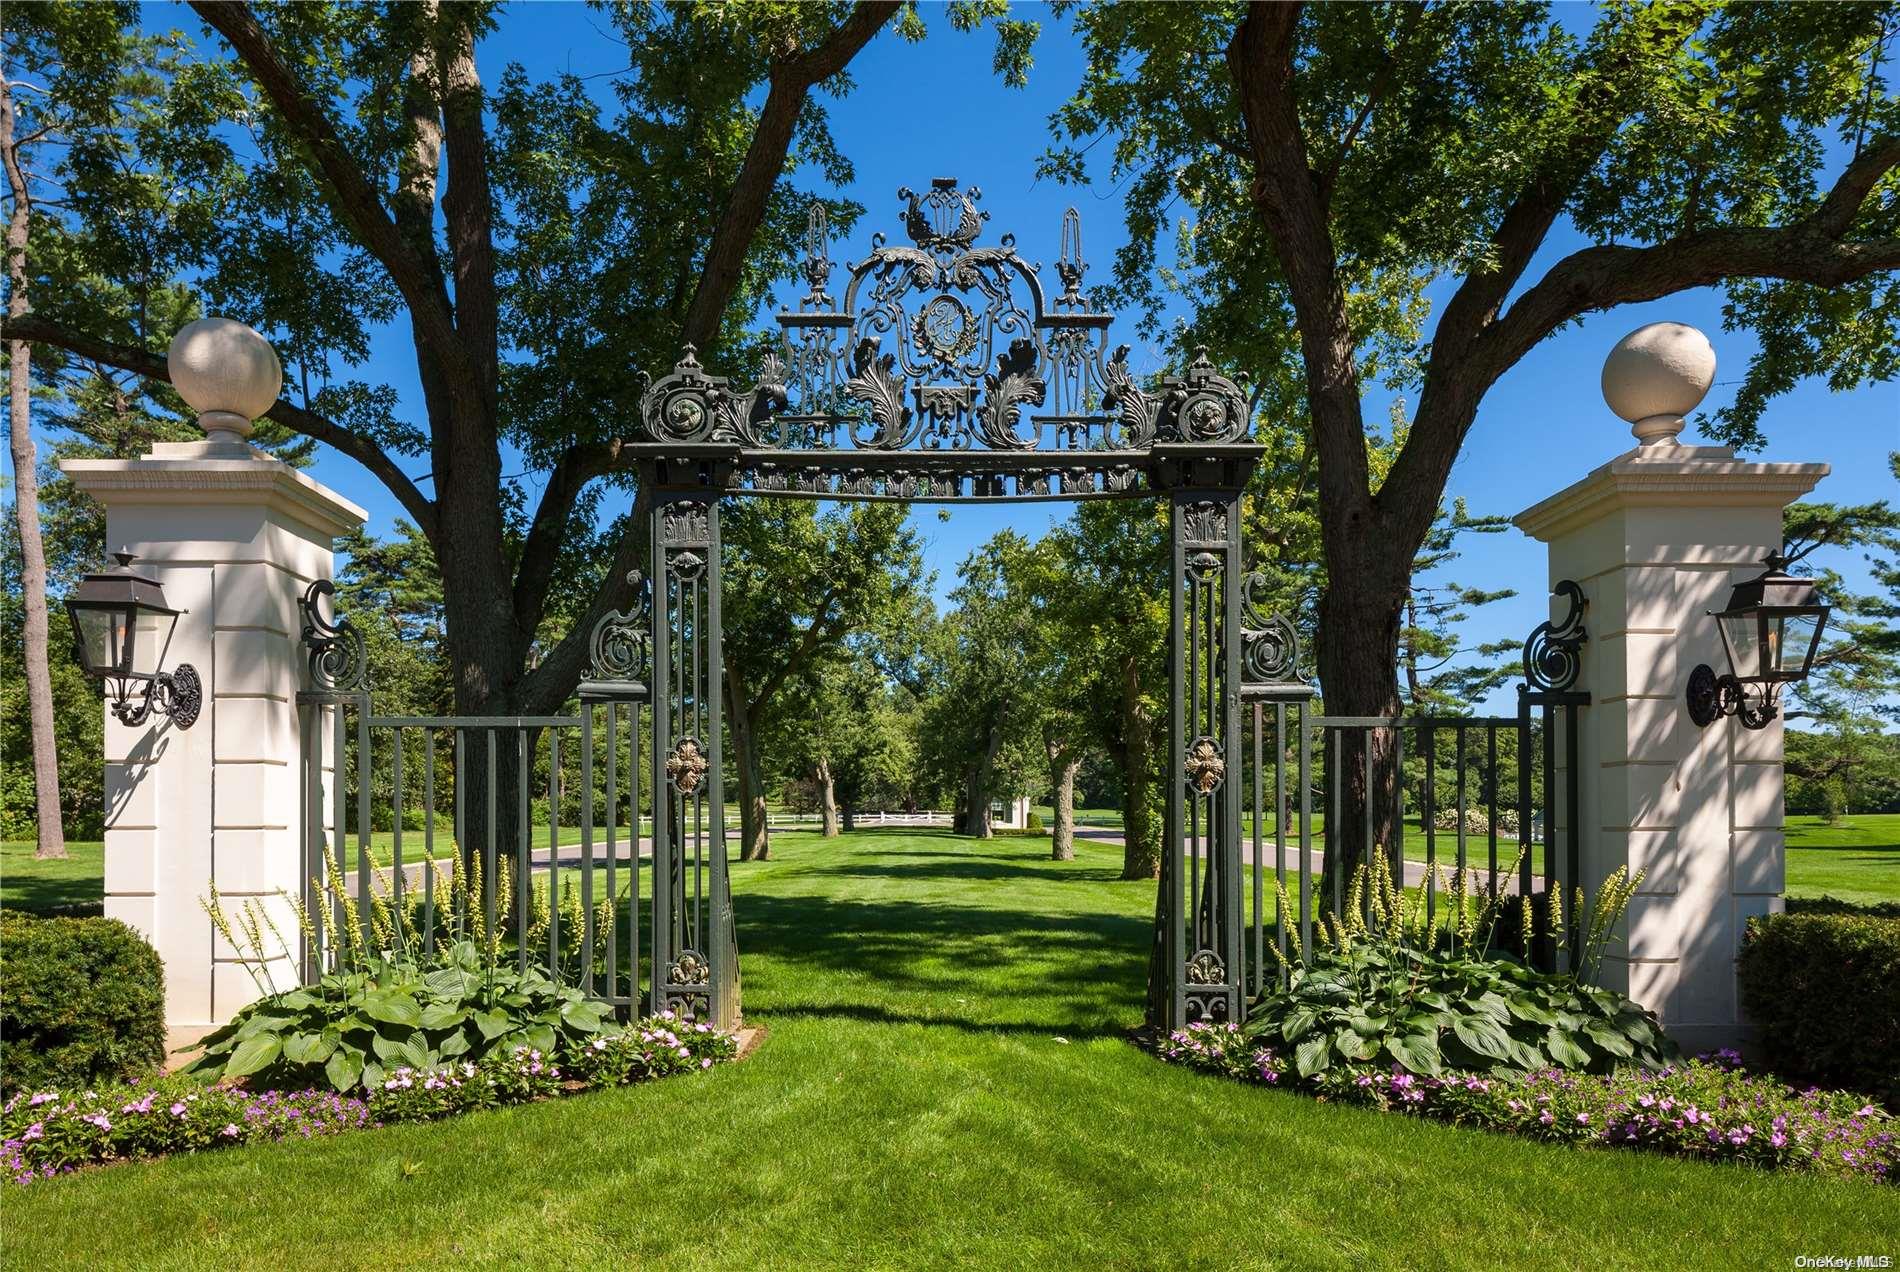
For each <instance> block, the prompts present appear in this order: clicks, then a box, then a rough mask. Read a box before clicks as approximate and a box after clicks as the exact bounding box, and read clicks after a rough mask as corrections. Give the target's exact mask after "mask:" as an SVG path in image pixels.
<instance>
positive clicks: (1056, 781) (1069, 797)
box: [1049, 747, 1082, 861]
mask: <svg viewBox="0 0 1900 1272" xmlns="http://www.w3.org/2000/svg"><path fill="white" fill-rule="evenodd" d="M1081 767H1082V758H1081V757H1080V756H1079V755H1077V754H1075V752H1073V751H1070V750H1068V749H1067V748H1066V747H1065V748H1062V749H1059V750H1057V751H1056V753H1055V755H1054V756H1052V757H1051V759H1050V768H1049V784H1050V786H1051V787H1052V788H1053V790H1052V793H1051V795H1050V803H1051V804H1052V805H1053V806H1054V810H1055V817H1054V820H1055V825H1054V826H1053V827H1052V828H1051V833H1050V836H1049V856H1050V859H1051V860H1054V861H1074V860H1075V774H1076V770H1077V769H1079V768H1081Z"/></svg>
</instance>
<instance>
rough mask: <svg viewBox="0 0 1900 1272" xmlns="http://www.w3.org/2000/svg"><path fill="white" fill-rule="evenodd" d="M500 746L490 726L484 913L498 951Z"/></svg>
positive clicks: (490, 944) (490, 939)
mask: <svg viewBox="0 0 1900 1272" xmlns="http://www.w3.org/2000/svg"><path fill="white" fill-rule="evenodd" d="M500 746H501V742H500V740H499V739H498V738H497V737H496V736H495V730H494V729H492V728H491V729H489V730H488V856H487V860H486V861H484V862H483V863H482V867H483V873H482V912H483V913H484V914H485V915H486V916H487V920H488V927H487V935H488V948H489V949H491V950H497V949H500V948H501V933H500V932H499V931H498V930H497V929H496V926H495V924H496V920H497V918H498V917H499V916H498V915H497V913H496V904H497V898H498V896H499V894H500V892H501V874H500V870H501V845H500V843H499V842H498V840H497V839H496V826H495V820H496V807H497V805H496V803H495V787H496V786H498V785H499V784H500V782H501V777H500V775H499V774H498V772H497V768H498V765H497V762H496V761H497V757H498V756H499V747H500ZM472 901H473V899H472V898H471V903H472Z"/></svg>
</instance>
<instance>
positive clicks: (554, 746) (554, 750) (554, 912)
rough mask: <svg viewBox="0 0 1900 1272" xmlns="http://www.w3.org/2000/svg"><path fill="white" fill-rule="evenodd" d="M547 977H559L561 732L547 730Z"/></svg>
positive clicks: (558, 727)
mask: <svg viewBox="0 0 1900 1272" xmlns="http://www.w3.org/2000/svg"><path fill="white" fill-rule="evenodd" d="M548 975H549V976H551V977H553V978H554V979H555V980H557V981H558V980H559V979H560V978H561V729H560V726H559V725H556V726H554V727H552V728H550V729H549V730H548Z"/></svg>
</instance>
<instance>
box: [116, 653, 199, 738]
mask: <svg viewBox="0 0 1900 1272" xmlns="http://www.w3.org/2000/svg"><path fill="white" fill-rule="evenodd" d="M203 706H204V682H203V681H201V680H199V679H198V669H197V668H196V667H194V666H192V665H191V664H190V663H179V664H178V666H177V668H176V669H175V670H172V671H164V672H160V673H159V674H158V675H156V676H154V677H152V679H150V680H148V681H146V682H145V692H144V693H142V694H140V695H139V696H138V697H137V698H134V697H132V695H131V694H130V693H124V692H122V693H120V694H118V695H116V696H115V697H114V699H113V702H112V714H113V717H114V718H115V719H117V720H118V722H119V723H120V724H123V725H125V726H126V727H127V728H132V729H136V728H138V726H140V725H141V724H144V723H145V722H146V721H147V720H149V719H151V718H152V713H153V712H157V713H158V714H159V715H162V716H165V717H167V718H168V719H170V720H171V722H172V723H173V724H175V725H177V726H178V727H179V728H181V729H189V728H190V727H191V726H192V725H194V724H196V723H197V722H198V712H199V711H200V710H201V709H202V708H203Z"/></svg>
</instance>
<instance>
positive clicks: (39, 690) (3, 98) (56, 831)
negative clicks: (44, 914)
mask: <svg viewBox="0 0 1900 1272" xmlns="http://www.w3.org/2000/svg"><path fill="white" fill-rule="evenodd" d="M13 123H14V119H13V95H12V92H11V91H10V89H9V88H8V86H7V83H6V77H5V76H4V75H0V156H3V157H4V159H5V162H6V169H7V185H8V187H9V188H10V189H11V191H12V194H13V214H12V216H11V217H10V218H9V219H8V221H7V280H8V282H9V283H10V284H11V289H12V294H11V295H10V296H9V297H8V300H7V317H8V318H9V319H18V318H20V317H22V316H23V315H25V313H26V311H27V290H26V243H27V226H28V218H29V216H30V215H31V209H32V199H31V194H30V192H29V191H28V189H27V185H26V176H25V174H24V172H23V171H22V170H21V167H20V152H19V150H18V148H17V144H16V142H15V140H14V132H13ZM7 355H8V357H9V359H10V361H9V362H8V364H7V377H8V378H7V415H8V421H9V424H10V435H11V440H12V448H13V508H14V513H15V515H16V516H17V518H18V520H19V523H20V586H21V590H22V591H23V592H24V593H25V595H24V597H23V598H22V601H23V603H24V605H25V609H26V613H25V622H24V623H23V625H22V626H23V627H24V631H23V632H22V633H21V634H22V636H23V638H24V649H23V650H22V653H23V654H24V660H25V663H26V701H27V715H28V717H29V719H30V721H31V724H32V732H33V799H34V811H35V815H36V819H37V821H38V823H39V827H38V829H39V848H38V849H37V851H36V852H35V853H34V855H35V856H36V857H64V856H65V855H66V832H65V827H64V826H63V825H61V822H60V807H59V749H58V744H57V742H56V741H55V738H54V734H53V680H52V676H51V675H50V674H49V673H48V670H47V665H46V652H47V651H46V643H47V625H46V549H45V546H44V544H43V543H42V542H41V540H40V493H39V491H40V487H39V473H38V469H37V464H38V462H39V461H38V456H37V455H36V454H35V453H34V447H33V416H32V403H33V397H32V394H33V381H32V360H33V346H32V345H30V344H28V343H27V342H26V341H24V340H13V341H9V342H8V345H7Z"/></svg>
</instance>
